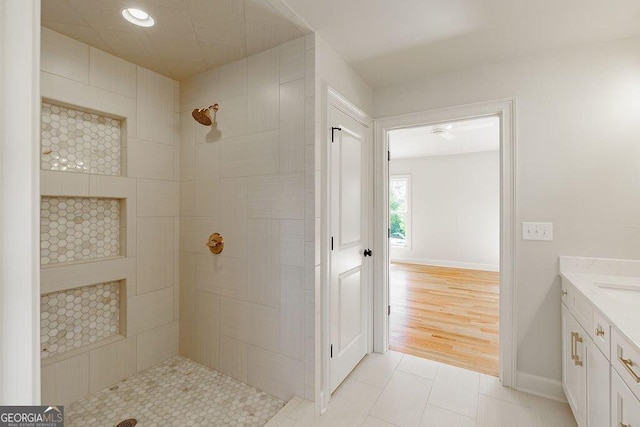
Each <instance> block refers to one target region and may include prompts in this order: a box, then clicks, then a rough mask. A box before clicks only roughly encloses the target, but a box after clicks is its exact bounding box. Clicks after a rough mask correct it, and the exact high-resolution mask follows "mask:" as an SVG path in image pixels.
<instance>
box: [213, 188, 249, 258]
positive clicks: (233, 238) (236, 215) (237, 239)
mask: <svg viewBox="0 0 640 427" xmlns="http://www.w3.org/2000/svg"><path fill="white" fill-rule="evenodd" d="M218 232H219V233H220V234H222V236H223V238H224V250H223V252H222V254H221V255H222V256H224V257H233V258H246V256H247V180H246V178H225V179H221V180H220V229H219V230H218Z"/></svg>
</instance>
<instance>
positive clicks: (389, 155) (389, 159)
mask: <svg viewBox="0 0 640 427" xmlns="http://www.w3.org/2000/svg"><path fill="white" fill-rule="evenodd" d="M390 161H391V151H387V162H390Z"/></svg>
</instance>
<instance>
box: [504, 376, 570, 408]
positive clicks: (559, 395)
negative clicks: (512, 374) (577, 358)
mask: <svg viewBox="0 0 640 427" xmlns="http://www.w3.org/2000/svg"><path fill="white" fill-rule="evenodd" d="M516 385H517V387H516V389H517V390H519V391H524V392H527V393H530V394H535V395H536V396H540V397H545V398H547V399H551V400H556V401H558V402H563V403H566V402H567V398H566V397H565V395H564V391H563V390H562V383H561V382H560V381H556V380H551V379H549V378H544V377H539V376H537V375H531V374H527V373H526V372H518V373H517V374H516Z"/></svg>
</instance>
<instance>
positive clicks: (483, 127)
mask: <svg viewBox="0 0 640 427" xmlns="http://www.w3.org/2000/svg"><path fill="white" fill-rule="evenodd" d="M499 125H500V119H499V118H498V117H497V116H489V117H479V118H472V119H464V120H458V121H451V122H446V123H437V124H430V125H420V126H416V127H409V128H403V129H396V130H392V131H390V132H389V153H390V161H389V254H390V261H391V263H390V265H389V305H390V310H389V349H390V350H395V351H399V352H402V353H406V354H410V355H413V356H418V357H423V358H426V359H431V360H434V361H437V362H443V363H446V364H450V365H454V366H458V367H462V368H466V369H470V370H474V371H478V372H481V373H485V374H489V375H493V376H498V366H499V363H498V361H499V357H498V356H499V335H498V331H499V329H498V321H499V304H498V302H499V290H500V286H499V265H500V131H499V128H500V126H499Z"/></svg>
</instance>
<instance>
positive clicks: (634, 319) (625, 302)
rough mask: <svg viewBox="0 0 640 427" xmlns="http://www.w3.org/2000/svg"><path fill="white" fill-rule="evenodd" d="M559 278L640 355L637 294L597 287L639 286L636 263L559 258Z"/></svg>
mask: <svg viewBox="0 0 640 427" xmlns="http://www.w3.org/2000/svg"><path fill="white" fill-rule="evenodd" d="M560 275H561V276H562V277H564V278H565V279H566V280H568V281H569V282H571V284H572V285H573V286H575V288H576V289H577V290H578V291H579V292H580V293H581V294H582V295H583V296H584V297H585V298H587V299H588V300H589V302H591V304H592V305H593V306H594V308H595V309H596V310H597V311H598V312H600V314H601V315H602V316H604V317H605V318H606V319H607V320H608V321H609V323H610V324H611V326H612V327H614V328H615V329H616V330H617V331H618V332H619V333H620V335H622V336H623V337H625V338H626V340H627V341H628V342H629V344H631V345H633V346H634V347H635V349H636V350H637V351H638V352H640V291H624V292H622V293H623V294H625V295H624V296H623V295H620V294H621V293H620V292H609V291H608V290H607V289H606V288H601V287H599V286H598V284H611V285H624V284H632V285H640V261H635V260H618V259H607V258H582V257H567V256H561V257H560Z"/></svg>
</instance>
